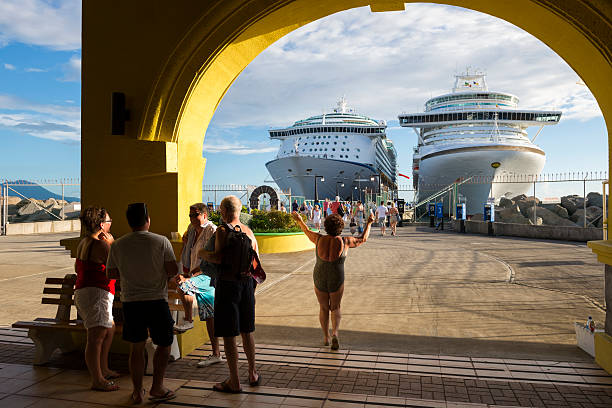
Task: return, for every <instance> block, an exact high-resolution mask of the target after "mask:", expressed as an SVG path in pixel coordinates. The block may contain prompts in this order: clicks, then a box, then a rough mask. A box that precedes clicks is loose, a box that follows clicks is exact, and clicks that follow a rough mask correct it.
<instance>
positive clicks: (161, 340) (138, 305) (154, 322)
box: [123, 299, 174, 347]
mask: <svg viewBox="0 0 612 408" xmlns="http://www.w3.org/2000/svg"><path fill="white" fill-rule="evenodd" d="M173 327H174V320H173V319H172V315H171V314H170V308H169V307H168V302H167V301H166V300H164V299H159V300H145V301H142V302H123V340H125V341H127V342H130V343H140V342H142V341H146V340H147V338H149V335H150V337H151V340H153V343H154V344H156V345H157V346H161V347H167V346H170V345H171V344H172V340H173V339H174V333H173Z"/></svg>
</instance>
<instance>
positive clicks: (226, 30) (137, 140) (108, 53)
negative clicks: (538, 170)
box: [81, 0, 612, 235]
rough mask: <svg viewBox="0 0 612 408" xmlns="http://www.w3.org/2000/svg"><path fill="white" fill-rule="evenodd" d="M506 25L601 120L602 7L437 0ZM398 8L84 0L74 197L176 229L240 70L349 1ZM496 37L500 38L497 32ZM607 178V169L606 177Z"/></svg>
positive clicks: (543, 0)
mask: <svg viewBox="0 0 612 408" xmlns="http://www.w3.org/2000/svg"><path fill="white" fill-rule="evenodd" d="M435 3H441V4H451V5H456V6H461V7H466V8H470V9H473V10H478V11H482V12H484V13H488V14H491V15H493V16H496V17H499V18H502V19H504V20H506V21H509V22H510V23H513V24H515V25H517V26H519V27H521V28H523V29H524V30H526V31H528V32H529V33H531V34H533V35H534V36H536V37H537V38H539V39H540V40H542V41H543V42H544V43H546V44H547V45H548V46H550V47H551V48H552V49H553V50H554V51H555V52H557V53H558V54H559V55H560V56H561V57H562V58H563V59H564V60H565V61H566V62H567V63H568V64H569V65H570V66H571V67H572V68H573V69H574V70H575V71H576V72H577V73H578V74H579V75H580V76H581V77H582V79H583V80H584V81H585V83H586V84H587V85H588V86H589V88H590V89H591V91H592V92H593V94H594V95H595V97H596V98H597V101H598V103H599V105H600V107H601V109H602V111H603V113H604V117H605V120H606V123H607V124H608V125H609V124H610V123H612V122H611V120H612V81H610V78H612V65H611V61H612V58H611V53H610V49H611V48H612V47H611V42H612V35H611V31H612V30H611V27H610V25H609V21H611V20H612V2H609V1H605V0H584V1H580V2H578V1H570V0H565V1H564V0H556V1H552V0H512V1H510V0H499V1H490V0H446V1H437V2H435ZM369 4H372V9H374V10H377V11H384V10H397V9H401V7H402V6H401V4H402V2H401V1H393V0H385V1H374V0H372V1H359V0H335V1H329V0H294V1H289V0H251V1H245V0H217V1H206V2H204V1H200V0H184V1H181V2H167V1H162V0H156V1H151V0H146V1H145V0H130V1H119V0H109V1H96V0H85V1H84V2H83V51H82V54H83V59H82V144H81V146H82V147H81V148H82V197H83V203H84V205H88V204H93V203H99V204H102V205H104V206H106V207H107V208H108V209H109V210H110V212H111V214H112V215H113V220H114V222H113V232H114V233H115V234H116V235H121V234H123V233H125V232H127V223H126V222H125V220H124V218H125V217H124V215H123V214H124V211H125V208H126V205H127V204H128V203H129V202H134V201H145V202H147V203H148V204H149V207H150V213H151V218H152V225H151V229H152V230H153V231H154V232H159V233H163V234H165V235H169V234H170V233H171V232H176V231H181V229H182V227H183V226H184V225H187V222H188V220H187V212H188V206H189V204H191V203H193V202H198V201H201V186H202V177H203V175H202V174H203V170H204V165H205V160H204V159H202V143H203V140H204V134H205V132H206V128H207V126H208V123H209V122H210V119H211V118H212V115H213V113H214V111H215V109H216V107H217V106H218V104H219V103H220V101H221V99H222V97H223V95H224V94H225V92H226V91H227V89H228V88H229V86H231V84H232V82H233V81H234V80H235V78H236V77H237V76H238V75H239V74H240V72H241V71H242V70H243V69H244V68H245V67H246V66H247V65H248V64H249V63H250V62H251V61H252V60H253V59H254V58H255V57H256V56H257V55H258V54H259V53H260V52H261V51H262V50H264V49H265V48H266V47H268V46H269V45H270V44H272V43H273V42H274V41H276V40H277V39H279V38H281V37H282V36H284V35H286V34H287V33H289V32H291V31H292V30H294V29H296V28H298V27H300V26H303V25H304V24H307V23H309V22H311V21H314V20H317V19H319V18H322V17H324V16H327V15H330V14H333V13H336V12H339V11H343V10H347V9H350V8H354V7H362V6H368V5H369ZM499 40H500V41H502V40H503V39H499ZM113 91H120V92H124V93H125V94H126V96H127V105H128V108H129V109H130V110H131V116H132V119H131V121H130V122H129V123H128V126H127V131H126V135H125V136H111V135H110V107H111V106H110V98H111V92H113ZM611 174H612V172H611Z"/></svg>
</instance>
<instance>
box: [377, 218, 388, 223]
mask: <svg viewBox="0 0 612 408" xmlns="http://www.w3.org/2000/svg"><path fill="white" fill-rule="evenodd" d="M386 220H387V218H386V217H380V218H379V219H378V225H383V224H384V223H385V221H386Z"/></svg>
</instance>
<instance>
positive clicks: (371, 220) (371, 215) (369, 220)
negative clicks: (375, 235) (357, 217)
mask: <svg viewBox="0 0 612 408" xmlns="http://www.w3.org/2000/svg"><path fill="white" fill-rule="evenodd" d="M373 222H374V214H372V213H370V215H369V216H368V224H372V223H373Z"/></svg>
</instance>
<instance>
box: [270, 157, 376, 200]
mask: <svg viewBox="0 0 612 408" xmlns="http://www.w3.org/2000/svg"><path fill="white" fill-rule="evenodd" d="M266 167H267V169H268V172H270V175H271V176H272V178H273V179H274V181H275V182H276V184H277V185H278V186H279V187H280V189H281V190H283V191H286V192H288V191H291V195H292V196H302V197H305V199H307V200H313V199H314V198H315V194H314V185H315V177H314V175H317V176H322V177H323V178H324V180H325V181H323V182H322V181H321V179H320V178H317V196H318V197H317V198H318V199H319V200H324V199H325V198H329V199H334V198H335V196H336V191H337V192H338V195H339V196H340V198H341V199H342V200H350V199H351V198H353V199H354V200H359V199H360V194H359V190H361V199H363V198H364V192H363V190H364V189H366V188H367V190H368V192H371V191H372V189H373V188H374V189H378V184H376V183H377V182H378V179H377V178H375V181H376V183H373V182H371V181H369V180H370V177H372V175H374V174H376V171H375V170H374V168H373V167H372V166H371V165H368V164H363V163H356V162H349V161H343V160H334V159H326V158H318V157H308V156H290V157H283V158H280V159H276V160H272V161H270V162H268V163H266ZM358 180H363V181H358ZM366 180H367V181H366ZM340 183H344V187H342V186H341V184H340ZM355 187H357V189H355ZM336 189H337V190H336Z"/></svg>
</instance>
